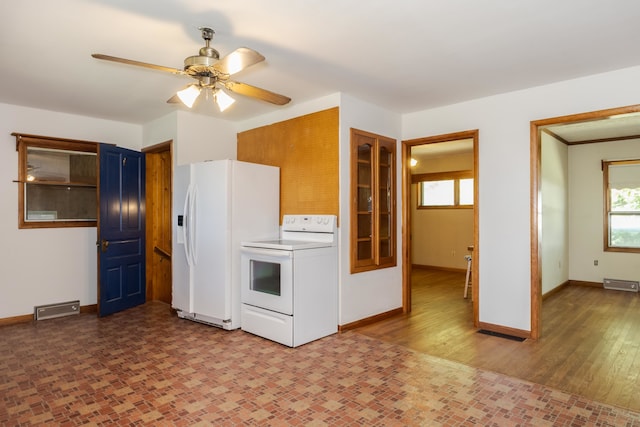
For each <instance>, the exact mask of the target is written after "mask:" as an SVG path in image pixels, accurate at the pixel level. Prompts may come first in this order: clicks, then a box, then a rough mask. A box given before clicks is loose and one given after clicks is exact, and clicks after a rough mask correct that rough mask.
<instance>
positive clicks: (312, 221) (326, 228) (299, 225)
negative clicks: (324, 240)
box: [282, 215, 337, 233]
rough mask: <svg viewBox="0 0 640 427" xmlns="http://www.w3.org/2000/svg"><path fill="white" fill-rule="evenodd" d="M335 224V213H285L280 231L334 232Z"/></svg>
mask: <svg viewBox="0 0 640 427" xmlns="http://www.w3.org/2000/svg"><path fill="white" fill-rule="evenodd" d="M336 226H337V218H336V216H335V215H285V216H284V218H283V220H282V231H308V232H314V233H334V232H335V230H336Z"/></svg>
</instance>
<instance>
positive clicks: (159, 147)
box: [142, 140, 173, 301]
mask: <svg viewBox="0 0 640 427" xmlns="http://www.w3.org/2000/svg"><path fill="white" fill-rule="evenodd" d="M167 151H168V152H169V157H170V158H171V181H172V182H173V140H168V141H164V142H161V143H158V144H155V145H151V146H149V147H145V148H143V149H142V153H143V154H144V155H145V157H147V156H149V154H158V153H163V152H167ZM149 165H150V162H147V167H149ZM145 172H148V170H147V171H145ZM171 192H172V193H173V188H172V189H171ZM146 194H147V198H148V197H151V196H152V195H153V194H154V191H153V188H147V193H146ZM171 199H173V197H171ZM149 202H150V201H149V200H147V204H146V205H147V207H150V206H152V204H151V203H149ZM172 212H173V207H172ZM146 215H147V216H148V215H149V212H146ZM150 225H152V224H151V223H150V221H147V229H146V231H145V234H146V241H147V245H146V248H145V258H146V265H147V268H148V269H149V268H150V267H151V266H152V263H151V259H152V257H153V252H154V248H153V245H151V243H152V239H151V234H152V230H151V229H150ZM146 277H147V283H146V285H147V301H151V300H152V299H153V298H154V294H153V292H154V289H152V288H153V287H152V286H150V283H149V281H150V280H151V279H152V277H153V276H152V274H151V272H150V271H148V270H147V275H146Z"/></svg>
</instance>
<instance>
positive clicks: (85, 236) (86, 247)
mask: <svg viewBox="0 0 640 427" xmlns="http://www.w3.org/2000/svg"><path fill="white" fill-rule="evenodd" d="M11 132H20V133H27V134H34V135H43V136H55V137H61V138H70V139H79V140H87V141H95V142H106V143H113V144H117V145H118V146H121V147H125V148H131V149H135V150H139V149H140V147H141V142H142V127H141V126H138V125H132V124H130V123H120V122H114V121H108V120H100V119H94V118H88V117H82V116H75V115H71V114H63V113H57V112H52V111H45V110H38V109H33V108H25V107H19V106H14V105H7V104H0V135H1V137H0V139H1V140H2V141H1V143H0V198H1V199H2V203H1V204H0V236H2V244H1V245H0V272H1V274H0V276H1V277H0V318H6V317H13V316H20V315H25V314H31V313H33V307H34V306H35V305H41V304H50V303H56V302H64V301H70V300H76V299H79V300H80V304H81V305H87V304H95V303H96V302H97V284H96V281H97V271H96V268H97V258H96V229H95V227H81V228H52V229H23V230H19V229H18V185H17V184H16V183H14V182H13V181H14V180H16V179H17V178H18V153H17V151H16V145H15V137H13V136H11Z"/></svg>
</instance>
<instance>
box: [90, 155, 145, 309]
mask: <svg viewBox="0 0 640 427" xmlns="http://www.w3.org/2000/svg"><path fill="white" fill-rule="evenodd" d="M98 155H99V194H98V197H99V205H100V209H99V215H98V315H99V316H106V315H108V314H112V313H115V312H118V311H122V310H125V309H127V308H131V307H135V306H136V305H140V304H143V303H144V302H145V299H146V289H145V203H144V200H145V162H144V154H142V153H139V152H137V151H132V150H127V149H124V148H118V147H115V146H112V145H106V144H100V146H99V149H98Z"/></svg>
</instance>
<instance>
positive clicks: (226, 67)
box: [213, 47, 264, 76]
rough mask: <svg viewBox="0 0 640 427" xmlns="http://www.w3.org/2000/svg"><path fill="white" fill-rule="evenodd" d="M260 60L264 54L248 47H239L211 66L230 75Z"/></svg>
mask: <svg viewBox="0 0 640 427" xmlns="http://www.w3.org/2000/svg"><path fill="white" fill-rule="evenodd" d="M262 61H264V56H262V55H261V54H259V53H258V52H256V51H255V50H253V49H249V48H248V47H241V48H239V49H236V50H234V51H233V52H231V53H230V54H228V55H227V56H225V57H224V58H222V59H220V60H219V61H218V62H216V63H215V64H213V68H214V69H215V70H217V71H219V72H220V73H222V74H227V75H229V76H230V75H232V74H235V73H237V72H238V71H242V70H244V69H245V68H247V67H250V66H251V65H254V64H257V63H258V62H262Z"/></svg>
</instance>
